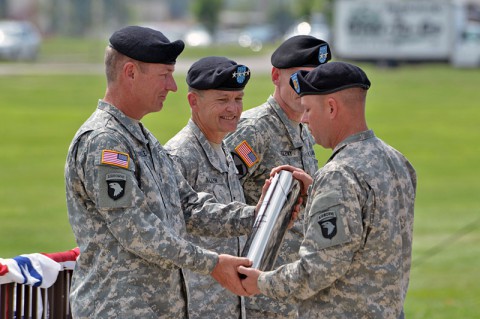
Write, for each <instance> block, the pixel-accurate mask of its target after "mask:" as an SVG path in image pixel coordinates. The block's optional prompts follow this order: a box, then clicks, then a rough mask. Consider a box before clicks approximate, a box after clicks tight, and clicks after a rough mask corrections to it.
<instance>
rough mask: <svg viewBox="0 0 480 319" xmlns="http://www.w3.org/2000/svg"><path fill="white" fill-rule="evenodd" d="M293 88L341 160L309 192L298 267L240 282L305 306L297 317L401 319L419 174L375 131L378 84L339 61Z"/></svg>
mask: <svg viewBox="0 0 480 319" xmlns="http://www.w3.org/2000/svg"><path fill="white" fill-rule="evenodd" d="M291 85H292V87H293V88H294V89H295V90H296V92H297V93H298V94H299V95H300V96H301V100H302V104H303V105H305V108H306V109H305V114H304V116H303V118H302V121H303V122H304V123H307V124H308V126H309V128H310V130H311V132H312V135H313V136H314V138H315V141H316V143H318V144H320V145H322V146H323V147H325V148H332V149H333V154H332V155H331V157H330V159H329V161H328V162H327V164H326V165H325V166H324V167H323V168H322V169H320V170H319V171H318V172H317V173H316V174H315V176H314V180H313V184H312V185H311V187H310V189H309V192H308V200H307V206H306V210H305V212H306V217H305V240H304V242H303V243H302V246H301V248H300V251H299V253H300V258H299V259H298V260H296V261H295V262H293V263H290V264H286V265H283V266H281V267H280V268H277V269H276V270H274V271H270V272H263V273H261V272H259V271H258V270H252V269H247V268H243V267H240V272H241V273H243V274H245V275H247V276H248V277H247V279H246V280H244V281H243V282H242V283H243V284H244V287H245V288H246V289H247V291H248V292H250V293H262V294H265V295H268V296H271V297H273V298H279V299H285V300H290V301H291V302H298V303H299V307H298V311H299V318H337V319H341V318H382V319H384V318H391V319H397V318H403V317H404V314H403V304H404V301H405V296H406V293H407V287H408V282H409V273H410V265H411V252H412V232H413V215H414V201H415V194H416V184H417V180H416V173H415V170H414V168H413V167H412V165H411V164H410V163H409V162H408V160H407V159H406V158H405V157H404V156H403V155H402V154H401V153H400V152H398V151H397V150H395V149H394V148H392V147H391V146H389V145H387V144H386V143H385V142H383V141H382V140H380V139H379V138H377V137H376V136H375V134H374V133H373V131H371V130H369V129H368V127H367V123H366V119H365V100H366V94H367V90H368V88H369V87H370V81H369V80H368V78H367V76H366V74H365V73H364V72H363V71H362V70H361V69H360V68H358V67H356V66H354V65H351V64H347V63H343V62H331V63H327V64H325V65H321V66H319V67H317V68H315V69H314V70H313V71H311V72H306V71H299V72H297V73H295V74H294V75H292V81H291ZM280 169H281V167H280ZM289 169H290V170H292V171H294V176H295V177H297V178H299V179H302V178H303V179H304V180H307V179H308V178H309V176H308V175H306V174H305V173H302V172H301V170H299V169H297V168H292V167H290V168H289ZM310 179H311V178H310ZM304 184H308V183H305V182H304Z"/></svg>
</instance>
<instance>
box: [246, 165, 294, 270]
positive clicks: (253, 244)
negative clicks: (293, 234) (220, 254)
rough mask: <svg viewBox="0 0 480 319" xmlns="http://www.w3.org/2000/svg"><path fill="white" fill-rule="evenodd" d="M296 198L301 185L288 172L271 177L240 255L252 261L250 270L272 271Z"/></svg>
mask: <svg viewBox="0 0 480 319" xmlns="http://www.w3.org/2000/svg"><path fill="white" fill-rule="evenodd" d="M299 195H300V183H299V182H298V181H297V180H295V179H294V178H293V175H292V173H291V172H289V171H280V172H279V173H278V174H276V175H275V176H274V177H273V179H272V183H271V184H270V187H269V188H268V190H267V193H266V194H265V199H264V200H263V203H262V206H261V207H260V210H259V212H258V215H257V217H256V219H255V223H254V225H253V231H252V233H251V234H250V235H249V237H248V239H247V242H246V244H245V247H244V249H243V252H242V256H243V257H247V258H249V259H250V260H251V261H252V262H253V265H252V268H256V269H259V270H262V271H263V270H271V269H272V268H273V265H274V264H275V261H276V259H277V256H278V253H279V249H280V246H281V244H282V242H283V238H284V237H285V233H286V231H287V227H288V224H289V222H290V220H291V218H292V212H293V208H294V205H295V203H296V202H297V200H298V196H299Z"/></svg>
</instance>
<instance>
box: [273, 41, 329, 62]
mask: <svg viewBox="0 0 480 319" xmlns="http://www.w3.org/2000/svg"><path fill="white" fill-rule="evenodd" d="M331 58H332V53H331V52H330V46H329V45H328V43H327V42H325V41H323V40H320V39H317V38H315V37H312V36H310V35H297V36H294V37H291V38H289V39H287V40H286V41H285V42H283V43H282V44H281V45H280V46H279V47H278V48H277V49H276V50H275V52H273V54H272V57H271V62H272V65H273V66H274V67H276V68H278V69H288V68H295V67H316V66H317V65H320V64H323V63H327V61H329V60H330V59H331Z"/></svg>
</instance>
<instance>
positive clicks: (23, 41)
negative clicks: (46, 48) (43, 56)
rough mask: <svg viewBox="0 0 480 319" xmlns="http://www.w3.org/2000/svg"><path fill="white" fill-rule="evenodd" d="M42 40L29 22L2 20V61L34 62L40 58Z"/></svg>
mask: <svg viewBox="0 0 480 319" xmlns="http://www.w3.org/2000/svg"><path fill="white" fill-rule="evenodd" d="M41 42H42V38H41V35H40V33H39V31H38V30H37V28H36V27H35V26H34V25H33V24H31V23H30V22H28V21H14V20H0V59H1V60H9V61H34V60H35V59H36V58H37V57H38V53H39V51H40V46H41Z"/></svg>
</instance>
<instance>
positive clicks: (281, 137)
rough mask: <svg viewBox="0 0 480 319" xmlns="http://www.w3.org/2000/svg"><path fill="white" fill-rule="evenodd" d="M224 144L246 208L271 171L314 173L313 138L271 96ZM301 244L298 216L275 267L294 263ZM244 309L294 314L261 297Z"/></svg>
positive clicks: (249, 301)
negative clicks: (290, 168) (286, 169)
mask: <svg viewBox="0 0 480 319" xmlns="http://www.w3.org/2000/svg"><path fill="white" fill-rule="evenodd" d="M225 142H226V144H227V146H228V148H229V149H230V150H231V151H232V154H233V156H234V159H235V161H236V163H237V166H238V170H239V171H240V177H241V182H242V185H243V191H244V193H245V199H246V201H247V203H248V204H249V205H254V203H256V202H257V201H258V199H259V198H260V196H261V193H262V186H263V184H264V183H265V179H267V178H269V176H270V171H271V170H272V168H274V167H277V166H279V165H284V164H289V165H292V166H295V167H299V168H302V169H303V170H305V171H306V172H307V173H309V174H310V175H312V176H313V174H314V173H315V172H316V170H317V169H318V163H317V160H316V158H315V153H314V151H313V138H312V136H311V134H310V132H309V131H308V129H307V127H306V126H305V125H304V124H300V134H299V132H298V129H297V128H295V127H294V126H293V125H292V122H291V121H290V120H289V119H288V117H287V115H286V114H285V112H284V111H283V110H282V108H281V107H280V106H279V105H278V103H277V102H276V101H275V99H274V98H273V97H272V96H270V97H269V99H268V100H267V102H266V103H264V104H263V105H261V106H258V107H256V108H253V109H250V110H247V111H245V112H243V113H242V118H241V120H240V123H239V124H238V127H237V130H236V131H235V132H234V133H232V134H230V135H229V136H227V138H226V139H225ZM302 240H303V216H302V215H301V216H299V218H298V220H297V221H296V222H295V225H294V227H293V228H292V229H291V230H289V231H288V232H287V234H286V236H285V239H284V243H283V244H282V247H281V248H280V253H279V257H278V259H277V263H276V266H279V265H282V264H285V263H289V262H292V261H294V260H296V259H297V258H298V249H299V248H300V244H301V242H302ZM246 307H247V314H248V309H256V310H262V311H267V312H274V313H282V314H284V315H287V316H288V317H292V316H294V314H295V311H296V310H295V307H294V306H293V305H287V304H283V303H280V302H279V301H276V300H271V299H270V298H267V297H265V296H258V297H254V298H246Z"/></svg>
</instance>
